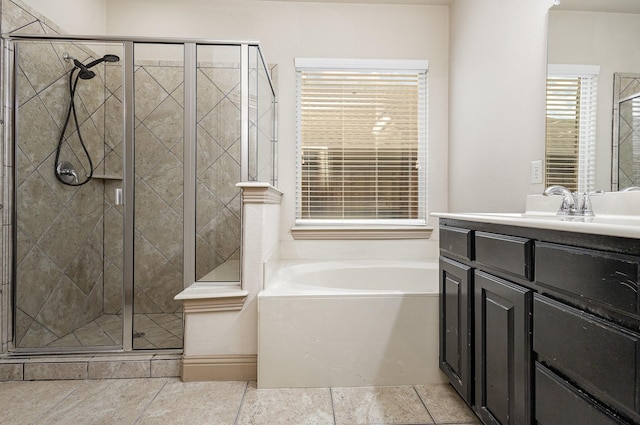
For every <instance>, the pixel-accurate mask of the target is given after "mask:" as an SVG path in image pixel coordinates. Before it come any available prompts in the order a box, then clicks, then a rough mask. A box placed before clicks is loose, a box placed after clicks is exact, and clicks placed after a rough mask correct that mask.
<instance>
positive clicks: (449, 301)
mask: <svg viewBox="0 0 640 425" xmlns="http://www.w3.org/2000/svg"><path fill="white" fill-rule="evenodd" d="M472 277H473V274H472V269H471V267H468V266H465V265H464V264H461V263H458V262H455V261H452V260H450V259H448V258H443V257H441V259H440V294H441V296H440V369H441V370H442V371H443V372H444V373H445V375H447V377H448V378H449V381H450V382H451V385H453V387H454V388H455V389H456V390H457V391H458V393H460V395H461V396H462V398H463V399H464V400H465V401H466V402H467V403H469V404H472V402H473V395H472V389H473V385H472V379H471V376H472V375H471V366H472V355H471V354H472V348H471V343H472V341H471V331H472V329H473V327H472V322H471V319H472V317H473V315H472V299H473V290H472V286H471V285H472Z"/></svg>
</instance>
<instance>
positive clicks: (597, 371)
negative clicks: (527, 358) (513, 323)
mask: <svg viewBox="0 0 640 425" xmlns="http://www.w3.org/2000/svg"><path fill="white" fill-rule="evenodd" d="M639 343H640V334H636V333H634V332H631V331H629V330H627V329H624V328H621V327H618V326H616V325H614V324H612V323H609V322H606V321H604V320H602V319H600V318H598V317H596V316H593V315H590V314H587V313H585V312H582V311H580V310H577V309H575V308H573V307H569V306H567V305H564V304H561V303H559V302H557V301H554V300H551V299H549V298H547V297H544V296H541V295H539V294H535V296H534V301H533V349H534V351H535V352H537V353H538V360H539V361H540V362H542V363H546V364H549V365H550V366H552V367H553V368H554V369H557V370H558V371H559V372H560V373H562V374H563V375H564V376H566V377H568V378H569V379H571V380H572V381H573V382H575V384H576V385H577V386H579V387H581V388H582V389H584V390H586V391H587V392H589V393H590V394H592V395H593V396H594V397H596V398H597V399H599V400H602V401H603V402H605V403H606V404H607V405H612V406H614V407H616V408H617V409H622V410H624V409H626V410H627V411H628V412H630V414H636V413H637V412H640V409H639V408H638V407H639V406H638V400H639V395H640V392H639V388H638V386H639V382H638V381H637V380H636V376H637V372H638V370H639V367H638V361H639V360H638V359H639V357H640V350H639V346H640V344H639Z"/></svg>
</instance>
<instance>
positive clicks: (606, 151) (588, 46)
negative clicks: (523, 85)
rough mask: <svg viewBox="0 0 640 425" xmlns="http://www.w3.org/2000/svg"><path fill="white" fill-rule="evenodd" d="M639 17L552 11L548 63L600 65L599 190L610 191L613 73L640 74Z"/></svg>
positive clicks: (597, 178)
mask: <svg viewBox="0 0 640 425" xmlns="http://www.w3.org/2000/svg"><path fill="white" fill-rule="evenodd" d="M637 40H640V15H636V14H623V13H597V12H578V11H567V10H552V11H551V12H550V14H549V63H556V64H585V65H600V75H599V77H598V112H597V123H596V189H602V190H611V136H612V132H613V128H612V121H611V111H612V110H613V94H612V93H613V92H612V90H613V73H614V72H640V45H638V43H637Z"/></svg>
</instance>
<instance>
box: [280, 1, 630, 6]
mask: <svg viewBox="0 0 640 425" xmlns="http://www.w3.org/2000/svg"><path fill="white" fill-rule="evenodd" d="M282 1H298V2H299V1H306V2H314V3H369V4H417V5H427V6H443V5H444V6H447V5H450V4H451V2H452V1H453V0H282ZM639 1H640V0H639Z"/></svg>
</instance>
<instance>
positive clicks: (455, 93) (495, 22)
mask: <svg viewBox="0 0 640 425" xmlns="http://www.w3.org/2000/svg"><path fill="white" fill-rule="evenodd" d="M551 4H552V1H551V0H542V1H529V0H485V1H478V0H454V1H453V4H452V6H451V14H450V18H451V37H450V45H451V50H450V52H451V53H450V60H451V62H450V69H451V72H450V74H449V81H450V97H449V111H450V112H449V210H450V211H452V212H462V211H478V212H489V211H498V212H499V211H522V210H524V203H525V195H527V194H529V193H539V192H541V191H542V190H543V186H542V185H533V184H531V183H530V178H531V174H530V167H531V161H533V160H537V159H543V158H544V132H545V122H544V121H545V119H544V108H545V79H546V31H547V29H546V22H547V14H548V9H549V7H550V6H551Z"/></svg>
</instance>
